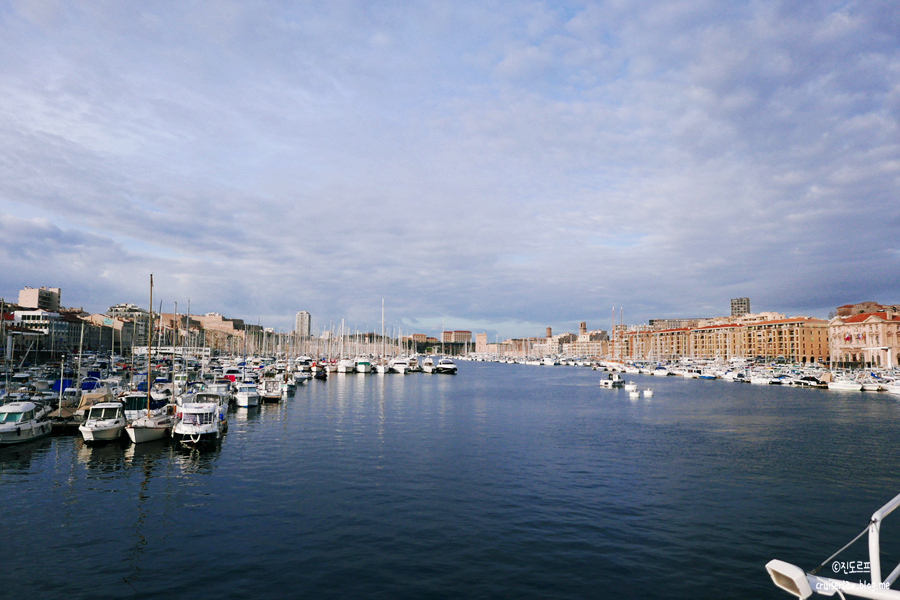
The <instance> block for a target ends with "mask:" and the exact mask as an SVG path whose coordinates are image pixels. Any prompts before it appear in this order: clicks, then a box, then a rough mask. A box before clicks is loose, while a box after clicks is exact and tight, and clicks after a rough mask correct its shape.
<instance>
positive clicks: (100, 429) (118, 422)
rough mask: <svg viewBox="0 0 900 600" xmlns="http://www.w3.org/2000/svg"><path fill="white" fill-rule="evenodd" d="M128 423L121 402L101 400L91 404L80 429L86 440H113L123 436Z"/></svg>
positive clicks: (89, 441)
mask: <svg viewBox="0 0 900 600" xmlns="http://www.w3.org/2000/svg"><path fill="white" fill-rule="evenodd" d="M126 424H127V422H126V420H125V408H124V406H123V405H122V403H121V402H99V403H97V404H95V405H93V406H91V409H90V411H89V412H88V415H87V418H86V419H85V421H84V423H82V424H81V425H79V426H78V431H80V432H81V437H82V438H84V441H85V442H88V443H91V442H111V441H114V440H117V439H119V438H120V437H121V436H122V432H123V431H125V425H126Z"/></svg>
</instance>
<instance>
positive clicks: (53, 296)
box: [18, 287, 60, 312]
mask: <svg viewBox="0 0 900 600" xmlns="http://www.w3.org/2000/svg"><path fill="white" fill-rule="evenodd" d="M59 296H60V290H59V288H47V287H42V288H33V287H26V288H25V289H23V290H20V291H19V302H18V304H19V306H21V307H22V308H36V309H40V310H46V311H47V312H59V306H60V304H59Z"/></svg>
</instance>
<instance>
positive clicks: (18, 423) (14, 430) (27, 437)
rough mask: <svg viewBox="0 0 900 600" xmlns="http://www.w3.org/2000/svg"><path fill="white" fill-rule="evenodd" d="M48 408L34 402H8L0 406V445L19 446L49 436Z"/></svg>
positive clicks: (50, 426)
mask: <svg viewBox="0 0 900 600" xmlns="http://www.w3.org/2000/svg"><path fill="white" fill-rule="evenodd" d="M49 412H50V410H49V407H46V406H44V405H41V404H37V403H35V402H10V403H8V404H4V405H3V406H0V445H2V446H8V445H10V444H21V443H23V442H30V441H32V440H37V439H40V438H42V437H46V436H48V435H50V433H51V432H52V431H53V425H52V424H51V423H50V421H48V420H47V415H48V414H49Z"/></svg>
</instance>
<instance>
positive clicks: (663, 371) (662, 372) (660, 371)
mask: <svg viewBox="0 0 900 600" xmlns="http://www.w3.org/2000/svg"><path fill="white" fill-rule="evenodd" d="M650 374H651V375H655V376H656V377H666V376H668V375H671V374H672V373H671V372H670V371H669V369H667V368H666V367H664V366H662V365H660V366H658V367H656V368H655V369H653V371H651V372H650Z"/></svg>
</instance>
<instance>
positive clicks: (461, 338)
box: [441, 331, 472, 344]
mask: <svg viewBox="0 0 900 600" xmlns="http://www.w3.org/2000/svg"><path fill="white" fill-rule="evenodd" d="M441 341H442V342H444V343H450V344H465V343H468V342H471V341H472V332H471V331H444V332H442V333H441Z"/></svg>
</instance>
